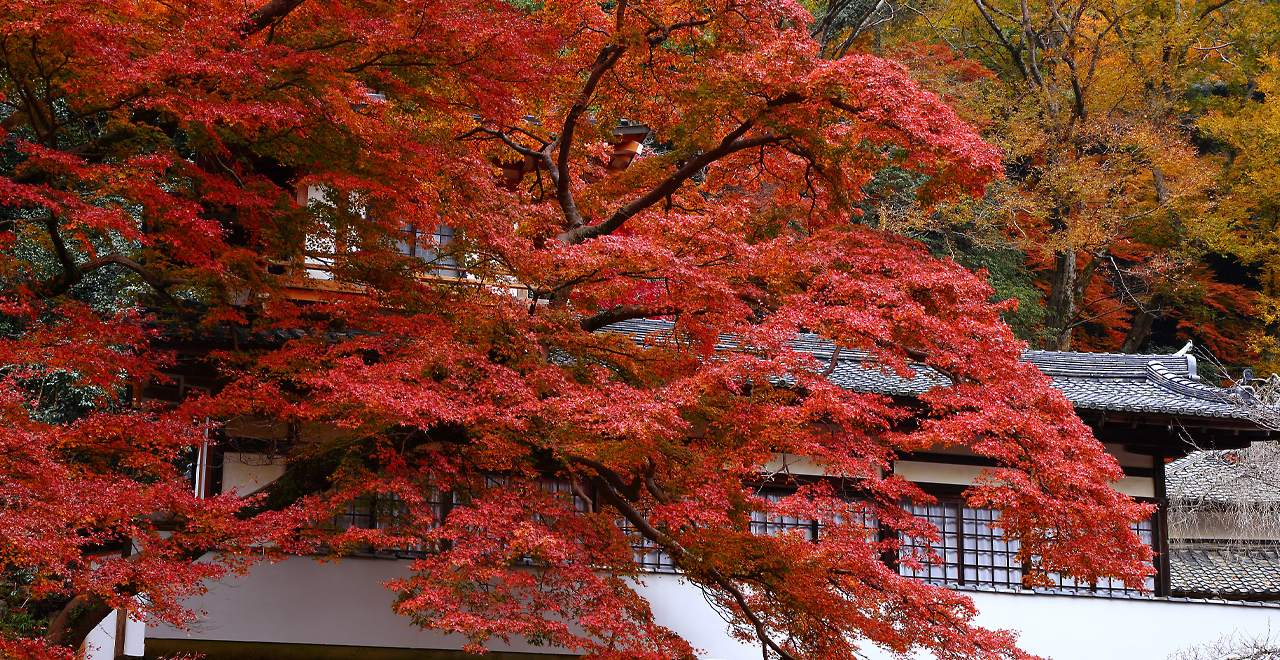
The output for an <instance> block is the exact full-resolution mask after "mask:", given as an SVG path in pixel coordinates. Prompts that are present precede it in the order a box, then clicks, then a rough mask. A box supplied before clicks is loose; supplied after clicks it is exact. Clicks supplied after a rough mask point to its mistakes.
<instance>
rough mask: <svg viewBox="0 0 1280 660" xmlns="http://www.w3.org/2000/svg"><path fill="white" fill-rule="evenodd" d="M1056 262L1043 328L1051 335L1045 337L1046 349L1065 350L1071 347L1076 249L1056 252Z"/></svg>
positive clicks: (1076, 274)
mask: <svg viewBox="0 0 1280 660" xmlns="http://www.w3.org/2000/svg"><path fill="white" fill-rule="evenodd" d="M1057 256H1058V258H1057V264H1056V265H1055V266H1054V269H1053V284H1052V286H1051V287H1050V288H1049V304H1048V310H1047V311H1048V314H1046V315H1045V319H1044V324H1045V328H1046V329H1048V330H1050V331H1052V332H1053V335H1052V336H1051V337H1049V338H1047V339H1045V343H1044V349H1045V350H1046V351H1065V350H1068V349H1069V348H1070V347H1071V331H1070V329H1069V326H1070V324H1071V319H1072V318H1073V317H1074V316H1075V315H1076V312H1075V308H1076V302H1075V300H1074V299H1073V295H1074V293H1075V290H1076V287H1075V283H1076V277H1077V276H1078V273H1077V272H1076V251H1075V250H1074V249H1072V248H1067V249H1066V250H1063V251H1062V252H1059V253H1058V255H1057Z"/></svg>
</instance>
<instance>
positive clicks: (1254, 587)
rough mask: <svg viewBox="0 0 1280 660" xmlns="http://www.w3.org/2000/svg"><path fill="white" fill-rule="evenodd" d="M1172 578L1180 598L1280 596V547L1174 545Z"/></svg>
mask: <svg viewBox="0 0 1280 660" xmlns="http://www.w3.org/2000/svg"><path fill="white" fill-rule="evenodd" d="M1169 578H1170V587H1171V590H1172V591H1173V593H1174V594H1177V595H1184V596H1197V597H1205V596H1216V597H1222V598H1241V599H1254V598H1276V597H1280V546H1269V545H1268V546H1240V545H1237V546H1222V545H1216V544H1179V545H1171V546H1170V547H1169Z"/></svg>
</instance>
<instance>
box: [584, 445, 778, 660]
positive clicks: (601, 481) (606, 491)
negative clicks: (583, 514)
mask: <svg viewBox="0 0 1280 660" xmlns="http://www.w3.org/2000/svg"><path fill="white" fill-rule="evenodd" d="M565 458H566V459H568V460H570V461H573V462H575V463H580V464H582V465H585V466H587V467H590V468H591V469H592V470H594V471H595V472H596V474H595V475H589V476H588V477H587V478H588V479H589V480H590V481H591V483H592V485H593V486H595V488H596V491H597V492H599V493H600V495H601V496H602V497H604V498H605V500H607V501H608V502H609V505H610V506H612V507H613V508H614V509H616V510H617V511H618V513H621V514H622V516H623V517H624V518H626V519H627V521H628V522H630V523H631V524H632V525H633V526H634V527H635V528H636V530H638V531H639V532H640V533H641V534H642V535H643V536H644V537H645V538H647V539H649V540H650V541H652V542H654V543H657V544H658V545H660V546H662V548H663V550H666V551H667V553H668V554H670V555H671V558H672V560H674V561H675V562H676V563H677V565H679V566H682V567H689V564H690V563H691V562H692V563H695V564H697V567H696V568H697V569H699V570H698V572H700V573H703V574H704V575H706V576H707V577H708V578H710V582H712V583H713V584H715V586H717V587H720V588H721V589H723V590H725V591H726V592H728V594H729V596H730V597H732V598H733V602H734V603H735V604H736V605H737V606H738V610H739V612H741V614H742V616H743V618H745V619H746V620H747V621H748V622H749V623H750V624H751V626H752V627H753V628H754V629H755V633H756V638H758V639H759V640H760V643H761V644H762V645H763V646H764V647H765V648H767V649H768V650H771V651H773V652H774V653H777V654H778V657H779V658H781V659H782V660H796V658H795V656H793V655H791V654H790V653H788V652H787V651H786V649H783V648H782V647H781V646H779V645H778V643H777V642H775V641H773V638H772V637H770V635H769V630H768V627H767V626H766V625H765V622H764V620H763V619H761V618H760V616H759V615H757V614H756V613H755V611H754V610H753V609H752V608H751V604H750V603H748V602H747V597H746V595H745V594H744V593H743V592H742V590H741V589H739V588H738V586H737V585H735V584H734V583H733V582H732V581H731V580H730V579H729V578H727V577H725V576H724V574H723V573H721V572H720V570H719V569H717V568H716V567H714V566H707V565H705V564H703V562H701V561H699V560H698V559H697V558H695V557H692V556H691V555H690V554H689V551H688V550H686V549H685V548H684V546H683V545H681V544H680V543H679V542H678V541H676V540H675V539H673V538H671V537H670V536H668V535H667V534H665V533H663V532H662V531H661V530H659V529H658V528H656V527H654V526H653V524H652V523H650V522H649V519H648V518H646V517H645V516H644V515H643V514H641V513H640V512H639V511H638V510H636V508H635V507H634V506H632V505H631V503H630V502H629V501H628V500H632V499H635V497H629V498H628V497H624V492H622V491H620V490H615V486H616V485H624V484H623V482H622V478H621V476H620V475H619V474H618V473H617V472H616V471H614V470H612V469H610V468H609V467H607V466H605V465H603V464H601V463H599V462H597V461H593V460H591V459H589V458H585V457H582V456H566V457H565ZM597 466H598V467H597ZM650 466H651V467H652V462H650ZM649 482H652V477H651V476H649V475H646V476H637V477H636V478H635V482H634V483H633V484H632V485H633V486H635V485H645V486H648V488H649V489H651V490H656V489H657V484H656V483H652V484H651V483H649ZM659 494H660V492H655V493H654V495H655V497H657V496H658V495H659ZM638 495H639V493H636V496H637V497H638ZM659 501H662V500H661V499H660V498H659Z"/></svg>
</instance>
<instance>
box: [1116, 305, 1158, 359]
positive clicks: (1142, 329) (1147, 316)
mask: <svg viewBox="0 0 1280 660" xmlns="http://www.w3.org/2000/svg"><path fill="white" fill-rule="evenodd" d="M1155 320H1156V311H1155V310H1145V309H1140V310H1138V311H1137V312H1135V313H1134V315H1133V322H1132V323H1131V324H1130V325H1129V334H1127V335H1125V338H1124V343H1123V344H1121V345H1120V352H1121V353H1137V352H1138V349H1139V348H1142V342H1144V341H1146V340H1147V335H1149V334H1151V324H1152V323H1154V322H1155Z"/></svg>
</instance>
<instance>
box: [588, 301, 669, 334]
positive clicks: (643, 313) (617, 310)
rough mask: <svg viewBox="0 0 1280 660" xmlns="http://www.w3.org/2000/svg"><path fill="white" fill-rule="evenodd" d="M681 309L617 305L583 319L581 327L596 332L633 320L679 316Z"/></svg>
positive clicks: (666, 306) (667, 306) (664, 306)
mask: <svg viewBox="0 0 1280 660" xmlns="http://www.w3.org/2000/svg"><path fill="white" fill-rule="evenodd" d="M679 313H680V308H679V307H675V306H673V305H663V306H661V307H645V306H643V305H615V306H613V307H611V308H609V309H606V310H604V311H602V312H598V313H596V314H593V315H591V316H588V317H586V318H584V319H582V322H581V323H580V325H581V326H582V329H583V330H586V331H587V332H595V331H596V330H599V329H601V328H603V327H605V326H608V325H612V324H614V323H619V322H622V321H630V320H631V319H647V318H650V317H653V316H668V315H671V314H679Z"/></svg>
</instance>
